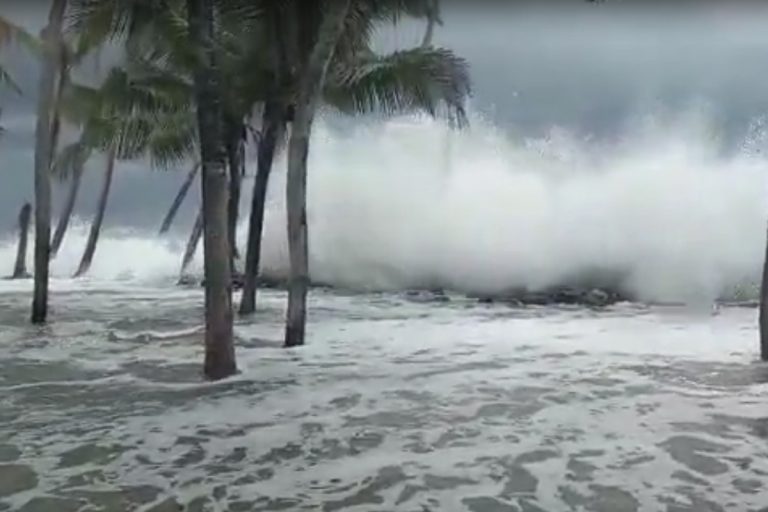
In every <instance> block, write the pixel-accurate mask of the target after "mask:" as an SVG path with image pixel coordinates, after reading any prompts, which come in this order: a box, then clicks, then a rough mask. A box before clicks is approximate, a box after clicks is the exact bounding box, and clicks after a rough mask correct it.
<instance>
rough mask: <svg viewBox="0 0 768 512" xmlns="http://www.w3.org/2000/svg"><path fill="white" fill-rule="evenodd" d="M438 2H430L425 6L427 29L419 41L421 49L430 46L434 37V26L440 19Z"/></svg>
mask: <svg viewBox="0 0 768 512" xmlns="http://www.w3.org/2000/svg"><path fill="white" fill-rule="evenodd" d="M439 8H440V0H430V1H429V4H428V5H427V29H426V31H425V32H424V38H423V39H422V41H421V47H422V48H429V47H430V46H432V40H433V39H434V37H435V25H437V23H438V21H439V19H440V13H439Z"/></svg>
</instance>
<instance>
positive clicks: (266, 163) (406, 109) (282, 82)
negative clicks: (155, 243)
mask: <svg viewBox="0 0 768 512" xmlns="http://www.w3.org/2000/svg"><path fill="white" fill-rule="evenodd" d="M401 10H402V12H400V11H401ZM402 14H410V15H413V16H419V17H421V16H427V17H428V24H429V26H428V29H427V32H428V33H430V32H433V31H434V28H430V27H431V26H432V25H434V24H435V23H440V20H439V13H438V11H437V3H436V2H435V0H427V5H420V4H419V3H418V2H412V4H407V5H395V3H387V2H381V3H370V4H366V3H364V2H362V3H354V4H353V6H352V13H351V15H350V16H349V18H348V20H347V24H346V29H345V31H344V33H343V34H342V36H341V40H340V42H339V49H338V50H337V52H336V55H335V56H334V58H333V60H332V61H331V66H330V69H329V72H328V77H327V80H326V83H325V84H324V90H323V98H322V99H323V101H324V102H325V104H326V105H329V106H331V107H333V108H335V109H336V110H338V111H340V112H342V113H344V114H348V115H360V114H369V113H382V114H385V115H394V114H404V113H412V112H416V111H419V112H424V113H426V114H428V115H431V116H437V115H444V116H446V117H447V118H448V119H449V120H451V121H454V122H456V124H457V125H458V126H461V125H463V124H464V123H465V122H466V116H465V112H464V107H463V105H464V101H465V99H466V97H467V95H468V94H469V91H470V85H469V82H470V81H469V74H468V70H467V65H466V62H465V61H464V60H462V59H460V58H458V57H456V56H455V55H454V54H453V53H452V52H450V51H449V50H446V49H441V48H433V47H432V45H431V35H428V37H427V36H426V35H425V40H424V41H423V43H422V45H421V47H420V48H414V49H410V50H405V51H399V52H394V53H392V54H390V55H383V56H382V55H377V54H375V53H374V52H373V51H372V50H371V49H370V37H371V34H372V32H373V28H374V26H375V24H376V23H377V22H380V21H383V20H386V19H392V18H394V19H396V18H397V17H398V16H400V15H402ZM271 26H273V27H280V31H279V32H278V34H276V36H275V37H279V35H280V33H285V32H289V31H288V30H285V29H284V28H283V26H281V25H280V21H279V19H278V20H274V21H273V22H272V23H271ZM280 58H281V55H280V52H278V54H277V55H276V56H274V57H273V61H276V62H277V63H276V64H273V66H274V68H275V69H276V70H277V71H276V74H275V78H274V80H275V81H276V83H275V84H274V86H273V87H274V89H276V90H278V91H280V90H285V89H289V90H290V89H291V88H292V87H291V86H290V84H289V85H286V83H289V82H290V81H291V80H292V79H293V78H291V77H290V76H288V77H287V78H286V76H287V75H289V72H288V71H286V69H287V66H286V64H285V63H282V64H281V62H280ZM282 58H283V59H284V58H285V57H282ZM280 98H281V97H280V96H279V95H274V94H273V95H272V99H268V100H267V102H266V107H265V109H264V112H263V117H262V130H261V139H260V142H259V152H258V162H257V175H256V180H255V182H254V190H253V195H252V204H251V214H250V222H249V234H248V246H247V247H248V251H247V254H246V270H245V275H244V285H243V293H242V300H241V304H240V314H241V315H244V314H250V313H253V312H254V311H255V307H256V284H257V276H258V270H259V252H260V246H261V236H262V230H263V219H264V206H265V197H266V191H267V185H268V181H269V175H270V172H271V168H272V161H273V157H274V154H275V149H276V145H277V144H278V143H279V142H280V139H281V138H282V136H283V134H284V133H285V125H286V122H287V119H286V108H287V107H290V105H289V106H286V105H284V104H283V102H281V101H280ZM291 108H292V107H291Z"/></svg>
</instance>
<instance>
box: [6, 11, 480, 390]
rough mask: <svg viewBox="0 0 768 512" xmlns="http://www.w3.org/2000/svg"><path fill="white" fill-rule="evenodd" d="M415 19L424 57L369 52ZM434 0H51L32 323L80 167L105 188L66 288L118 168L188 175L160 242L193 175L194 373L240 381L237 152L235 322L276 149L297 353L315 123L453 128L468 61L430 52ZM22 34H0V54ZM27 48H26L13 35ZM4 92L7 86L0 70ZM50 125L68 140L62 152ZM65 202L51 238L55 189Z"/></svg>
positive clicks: (247, 298)
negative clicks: (84, 73) (417, 115)
mask: <svg viewBox="0 0 768 512" xmlns="http://www.w3.org/2000/svg"><path fill="white" fill-rule="evenodd" d="M404 17H411V18H421V19H424V20H426V22H427V23H426V27H427V28H426V32H425V35H424V40H423V42H422V44H421V45H419V46H417V47H415V48H411V49H406V50H399V51H396V52H394V53H391V54H388V55H381V54H379V53H377V52H376V51H375V49H374V45H373V38H374V34H375V31H376V29H377V27H378V26H379V25H380V24H381V23H386V22H390V23H392V22H394V23H397V22H399V21H400V20H401V19H403V18H404ZM440 22H441V21H440V17H439V9H438V0H51V4H50V10H49V16H48V22H47V26H46V27H45V29H44V30H43V31H42V33H41V36H40V38H39V39H36V38H28V39H29V40H30V45H31V46H34V47H35V51H36V52H37V53H38V55H39V56H40V60H41V64H42V65H41V75H40V79H39V88H38V104H37V124H36V140H35V206H34V224H35V228H36V229H35V244H34V245H35V258H34V262H35V264H34V278H35V285H34V298H33V306H32V322H33V323H43V322H45V321H46V319H47V304H48V266H49V261H50V259H51V257H52V256H55V254H56V252H57V251H58V249H59V248H60V246H61V243H62V241H63V239H64V236H65V234H66V230H67V226H68V223H69V219H70V216H71V213H72V210H73V207H74V204H75V201H76V199H77V194H78V189H79V186H80V183H81V180H82V178H83V175H84V169H85V166H86V162H88V161H89V160H90V159H91V158H92V157H94V156H96V155H100V156H102V157H103V158H104V161H105V167H104V168H105V172H104V174H103V177H102V178H101V179H102V180H103V187H102V191H101V195H100V198H99V202H98V207H97V212H96V215H95V217H94V219H93V222H92V225H91V230H90V233H89V237H88V241H87V245H86V249H85V251H84V254H83V257H82V260H81V262H80V265H79V267H78V269H77V273H76V275H78V276H79V275H83V274H85V273H86V272H87V271H88V268H89V266H90V264H91V262H92V260H93V257H94V254H95V250H96V246H97V242H98V237H99V232H100V228H101V224H102V221H103V218H104V214H105V211H106V208H107V201H108V196H109V190H110V187H111V183H112V175H113V172H114V170H115V167H116V165H117V164H118V163H119V162H120V161H124V160H131V159H139V158H148V159H149V160H150V161H151V162H152V164H153V166H157V167H163V168H168V167H173V168H175V167H178V166H180V165H182V164H187V165H188V164H189V162H193V165H192V168H191V170H190V171H189V174H188V175H187V177H186V179H185V181H184V184H183V186H182V189H181V190H180V192H179V195H178V196H177V197H176V199H175V200H174V202H173V205H172V207H171V211H169V214H168V216H167V217H166V219H164V222H163V225H162V226H161V232H165V231H167V230H168V228H169V227H170V224H171V222H172V221H173V217H174V215H175V213H176V211H177V210H178V207H179V205H180V204H181V202H182V201H183V199H184V196H185V195H186V192H187V191H188V190H189V188H190V186H191V183H192V182H193V181H194V179H195V176H196V175H198V174H199V175H200V177H201V183H202V187H201V188H202V205H201V208H200V213H199V215H198V220H197V222H196V223H195V229H194V232H193V235H192V237H191V238H190V248H189V250H188V253H190V254H194V248H195V247H196V245H197V240H198V239H199V238H200V236H201V235H202V238H203V246H204V248H203V253H204V280H205V286H204V288H205V311H206V314H205V315H206V319H205V320H206V321H205V325H206V335H205V347H206V351H205V354H206V355H205V365H204V371H205V375H206V376H207V377H208V378H211V379H218V378H223V377H226V376H228V375H231V374H232V373H234V372H236V363H235V353H234V346H233V334H232V317H233V305H232V274H233V267H234V261H235V259H236V258H237V256H238V247H237V244H236V241H235V228H236V226H237V222H238V216H239V204H240V194H241V182H242V177H243V174H244V170H245V167H246V162H245V158H246V152H245V147H246V145H248V144H251V143H253V144H255V145H256V147H257V158H256V168H257V172H256V178H255V180H254V186H253V193H252V200H251V205H250V206H251V208H250V212H249V219H248V227H249V233H248V242H247V246H246V248H245V271H244V275H243V285H244V286H243V294H242V300H241V303H240V308H239V312H240V314H243V315H245V314H249V313H252V312H254V310H255V308H256V287H257V282H258V281H257V277H258V274H259V256H260V250H261V234H262V228H263V222H264V206H265V198H266V192H267V188H268V184H269V178H270V173H271V170H272V165H273V161H274V159H275V156H276V154H277V153H278V152H279V151H281V150H284V149H285V150H286V151H287V162H288V172H287V185H286V203H287V210H288V216H287V217H288V222H287V230H288V241H289V254H290V274H289V279H288V291H289V293H288V296H289V298H288V310H287V315H286V329H285V345H286V346H296V345H301V344H303V343H304V339H305V323H306V297H307V292H308V287H309V283H310V274H309V247H308V239H309V237H308V219H307V212H306V194H307V171H308V169H307V162H308V154H309V150H310V140H311V134H312V127H313V122H314V119H315V117H316V113H317V111H318V109H319V108H320V107H321V106H322V105H325V106H327V107H329V108H334V109H336V110H338V111H340V112H342V113H345V114H350V115H357V114H370V113H380V114H386V115H392V114H402V113H411V112H422V113H426V114H428V115H431V116H445V117H446V118H448V119H450V121H452V122H453V123H454V124H456V125H458V126H460V125H462V124H463V123H465V122H466V115H465V110H464V104H465V101H466V98H467V97H468V95H469V93H470V80H469V74H468V69H467V65H466V63H465V61H464V60H462V59H461V58H459V57H457V56H455V55H454V54H453V53H452V52H451V51H450V50H447V49H443V48H438V47H435V46H434V45H433V44H432V38H433V33H434V29H435V25H436V24H438V23H440ZM21 34H24V33H23V31H22V30H20V29H17V28H16V27H13V25H12V24H10V23H7V22H6V21H0V45H1V44H2V43H3V42H4V41H6V42H7V41H8V40H11V39H12V38H14V39H19V38H20V37H22V36H21ZM24 37H25V38H26V36H24ZM105 47H110V48H113V49H115V51H117V52H118V53H119V55H120V58H119V59H118V61H119V62H118V63H117V64H116V65H115V66H113V67H112V68H111V69H110V70H109V72H108V73H107V74H106V77H105V78H104V79H103V80H102V81H101V82H100V83H99V84H97V85H90V84H84V83H76V82H75V80H73V79H72V77H73V70H76V69H77V67H78V65H79V63H80V62H81V61H82V59H83V58H84V57H85V56H87V55H90V54H93V53H94V52H98V51H99V50H100V49H102V48H105ZM0 81H2V82H5V83H8V84H13V82H12V80H11V78H10V75H9V74H8V73H7V72H6V71H5V70H3V69H2V67H0ZM62 124H66V125H69V126H72V127H74V128H76V129H77V133H78V135H79V136H78V138H77V140H76V141H75V142H74V143H72V144H70V145H67V146H66V147H59V138H60V137H59V134H60V131H61V126H62ZM52 176H58V177H60V178H62V179H66V180H68V181H69V192H68V194H67V199H66V202H65V203H64V206H63V210H62V213H61V215H60V216H59V219H58V225H57V226H56V230H55V232H54V235H53V237H51V217H52V216H51V207H50V204H51V179H52Z"/></svg>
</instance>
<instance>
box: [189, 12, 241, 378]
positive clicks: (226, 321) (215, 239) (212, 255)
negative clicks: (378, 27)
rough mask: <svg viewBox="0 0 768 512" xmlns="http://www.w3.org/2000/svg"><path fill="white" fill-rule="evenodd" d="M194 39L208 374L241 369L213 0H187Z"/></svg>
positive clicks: (219, 375)
mask: <svg viewBox="0 0 768 512" xmlns="http://www.w3.org/2000/svg"><path fill="white" fill-rule="evenodd" d="M187 16H188V20H189V34H190V44H192V45H193V46H194V47H195V48H197V49H198V50H199V51H198V52H197V56H198V58H199V65H198V66H196V69H195V74H194V83H195V97H196V100H197V123H198V133H199V136H200V156H201V158H200V161H201V166H202V167H201V168H202V174H201V176H202V196H203V233H204V237H203V255H204V264H203V266H204V278H205V363H204V366H203V371H204V373H205V376H206V377H208V378H209V379H222V378H225V377H228V376H230V375H232V374H234V373H235V372H237V366H236V364H235V349H234V343H233V332H232V275H231V269H230V252H231V251H230V245H229V236H228V225H227V217H228V216H227V206H228V205H227V203H228V200H229V191H228V189H227V187H228V180H227V166H226V163H225V151H224V137H223V133H222V127H221V123H220V121H221V119H222V110H221V99H220V98H219V97H218V94H219V91H220V90H221V89H220V87H219V77H218V69H217V66H216V62H215V59H214V48H213V0H187Z"/></svg>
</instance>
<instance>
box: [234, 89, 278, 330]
mask: <svg viewBox="0 0 768 512" xmlns="http://www.w3.org/2000/svg"><path fill="white" fill-rule="evenodd" d="M283 126H284V114H283V107H282V105H281V103H280V102H277V101H270V102H267V104H266V105H265V106H264V113H263V115H262V135H261V140H260V141H259V149H258V156H257V162H256V166H257V169H256V179H255V180H254V183H253V196H252V197H251V215H250V218H249V219H248V247H247V250H246V253H245V275H244V276H243V277H244V279H243V296H242V298H241V300H240V314H241V315H249V314H251V313H253V312H255V311H256V287H257V284H258V277H259V262H260V260H261V237H262V232H263V230H264V208H265V206H266V199H267V189H268V186H269V176H270V174H271V172H272V163H273V162H274V158H275V148H276V146H277V141H278V140H279V138H280V133H281V132H282V131H283Z"/></svg>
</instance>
